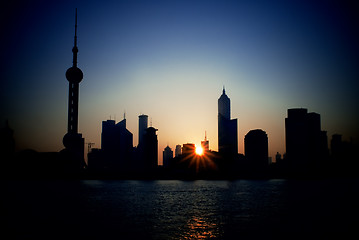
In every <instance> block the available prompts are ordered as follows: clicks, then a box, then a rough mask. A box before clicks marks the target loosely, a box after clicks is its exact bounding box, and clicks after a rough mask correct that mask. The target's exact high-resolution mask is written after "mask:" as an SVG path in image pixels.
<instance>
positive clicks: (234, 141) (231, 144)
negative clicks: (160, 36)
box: [218, 88, 238, 159]
mask: <svg viewBox="0 0 359 240" xmlns="http://www.w3.org/2000/svg"><path fill="white" fill-rule="evenodd" d="M230 104H231V102H230V99H229V97H228V96H227V95H226V91H225V89H224V88H223V92H222V95H221V96H220V98H219V99H218V151H219V153H220V154H221V155H222V156H224V157H225V158H227V159H228V158H234V157H235V156H236V155H237V154H238V135H237V134H238V128H237V119H232V120H231V110H230Z"/></svg>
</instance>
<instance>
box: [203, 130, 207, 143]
mask: <svg viewBox="0 0 359 240" xmlns="http://www.w3.org/2000/svg"><path fill="white" fill-rule="evenodd" d="M204 141H207V131H204Z"/></svg>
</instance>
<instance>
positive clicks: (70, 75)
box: [66, 67, 84, 83]
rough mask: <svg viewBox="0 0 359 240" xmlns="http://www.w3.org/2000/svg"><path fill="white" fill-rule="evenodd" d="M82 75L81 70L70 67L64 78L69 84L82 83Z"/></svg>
mask: <svg viewBox="0 0 359 240" xmlns="http://www.w3.org/2000/svg"><path fill="white" fill-rule="evenodd" d="M83 77H84V74H83V73H82V71H81V69H79V68H77V67H70V68H69V69H67V71H66V78H67V80H68V81H69V82H73V83H79V82H81V81H82V79H83Z"/></svg>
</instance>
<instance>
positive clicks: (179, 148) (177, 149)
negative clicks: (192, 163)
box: [175, 144, 182, 157]
mask: <svg viewBox="0 0 359 240" xmlns="http://www.w3.org/2000/svg"><path fill="white" fill-rule="evenodd" d="M181 154H182V147H181V145H180V144H178V145H176V150H175V157H178V156H179V155H181Z"/></svg>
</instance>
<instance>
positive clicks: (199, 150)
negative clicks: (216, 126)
mask: <svg viewBox="0 0 359 240" xmlns="http://www.w3.org/2000/svg"><path fill="white" fill-rule="evenodd" d="M196 154H197V155H203V148H202V147H201V146H196Z"/></svg>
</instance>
